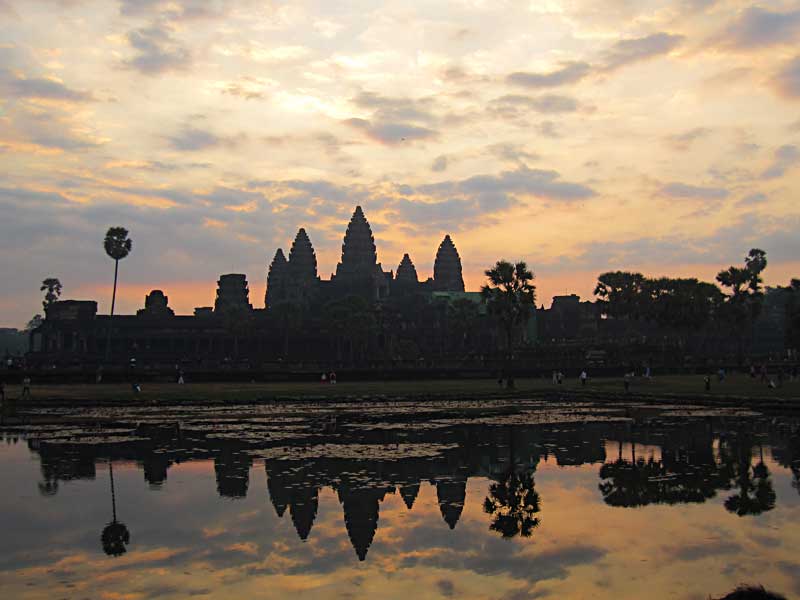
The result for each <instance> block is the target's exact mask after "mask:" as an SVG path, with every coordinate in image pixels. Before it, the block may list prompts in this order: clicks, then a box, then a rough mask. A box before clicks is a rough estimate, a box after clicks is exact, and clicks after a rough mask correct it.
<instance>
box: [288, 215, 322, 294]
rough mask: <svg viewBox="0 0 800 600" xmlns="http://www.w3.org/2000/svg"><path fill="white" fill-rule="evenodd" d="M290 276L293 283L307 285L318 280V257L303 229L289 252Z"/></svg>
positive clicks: (298, 233) (299, 231)
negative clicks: (306, 283)
mask: <svg viewBox="0 0 800 600" xmlns="http://www.w3.org/2000/svg"><path fill="white" fill-rule="evenodd" d="M289 274H290V277H291V279H292V282H293V283H305V282H309V281H313V280H315V279H316V278H317V255H316V254H315V253H314V247H313V246H312V245H311V240H310V239H309V238H308V234H307V233H306V230H305V229H303V228H302V227H301V228H300V229H299V230H298V232H297V236H295V238H294V242H292V249H291V250H290V251H289Z"/></svg>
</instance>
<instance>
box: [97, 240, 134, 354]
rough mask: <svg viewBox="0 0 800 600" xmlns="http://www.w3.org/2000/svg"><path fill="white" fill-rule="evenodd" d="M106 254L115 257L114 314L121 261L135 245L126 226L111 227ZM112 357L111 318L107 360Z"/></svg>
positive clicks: (105, 242)
mask: <svg viewBox="0 0 800 600" xmlns="http://www.w3.org/2000/svg"><path fill="white" fill-rule="evenodd" d="M103 247H104V248H105V250H106V254H108V256H110V257H111V258H113V259H114V291H113V293H112V294H111V316H112V317H113V316H114V304H115V303H116V301H117V275H118V274H119V261H121V260H122V259H123V258H125V257H126V256H128V254H130V252H131V248H132V247H133V242H132V241H131V239H130V238H129V237H128V230H127V229H125V228H124V227H109V228H108V231H107V232H106V237H105V239H104V240H103ZM110 358H111V320H109V322H108V338H107V339H106V361H108V360H109V359H110Z"/></svg>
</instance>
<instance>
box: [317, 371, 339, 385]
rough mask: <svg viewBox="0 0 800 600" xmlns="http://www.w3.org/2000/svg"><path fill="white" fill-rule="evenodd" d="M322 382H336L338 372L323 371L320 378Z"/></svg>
mask: <svg viewBox="0 0 800 600" xmlns="http://www.w3.org/2000/svg"><path fill="white" fill-rule="evenodd" d="M319 382H320V383H332V384H335V383H336V372H335V371H331V372H330V373H323V374H322V375H321V376H320V378H319Z"/></svg>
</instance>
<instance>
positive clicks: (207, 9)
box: [119, 0, 232, 21]
mask: <svg viewBox="0 0 800 600" xmlns="http://www.w3.org/2000/svg"><path fill="white" fill-rule="evenodd" d="M119 3H120V13H121V14H122V15H124V16H129V17H141V16H151V15H156V16H159V17H162V18H164V19H168V20H171V21H189V20H196V19H206V18H214V17H220V16H222V15H224V14H225V12H226V11H227V10H228V9H229V8H230V6H231V5H232V0H213V1H211V0H119Z"/></svg>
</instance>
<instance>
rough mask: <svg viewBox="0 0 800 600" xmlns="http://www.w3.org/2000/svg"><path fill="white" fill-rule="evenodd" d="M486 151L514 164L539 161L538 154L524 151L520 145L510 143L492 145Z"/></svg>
mask: <svg viewBox="0 0 800 600" xmlns="http://www.w3.org/2000/svg"><path fill="white" fill-rule="evenodd" d="M488 150H489V152H490V153H491V154H493V155H494V156H496V157H497V158H499V159H501V160H505V161H509V162H514V163H522V162H524V161H526V160H529V161H534V160H539V155H538V154H536V153H535V152H530V151H528V150H526V149H525V147H524V146H523V145H522V144H512V143H510V142H506V143H499V144H492V145H491V146H489V147H488Z"/></svg>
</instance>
